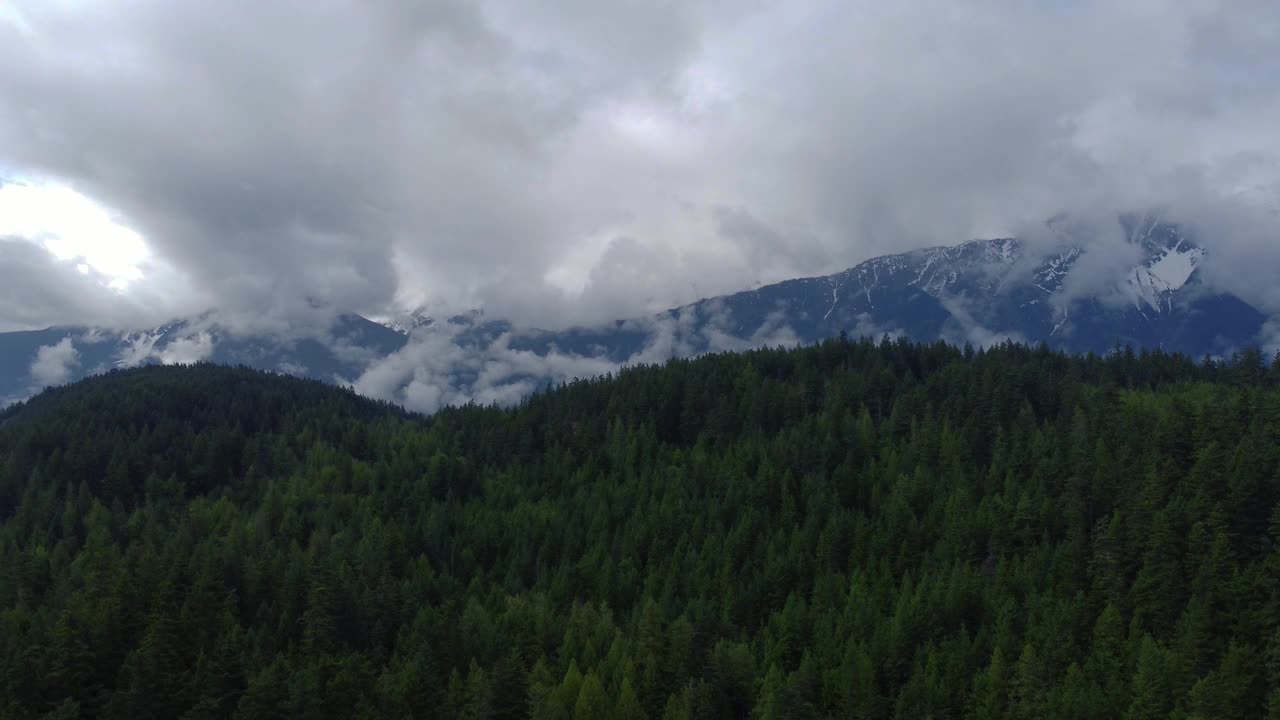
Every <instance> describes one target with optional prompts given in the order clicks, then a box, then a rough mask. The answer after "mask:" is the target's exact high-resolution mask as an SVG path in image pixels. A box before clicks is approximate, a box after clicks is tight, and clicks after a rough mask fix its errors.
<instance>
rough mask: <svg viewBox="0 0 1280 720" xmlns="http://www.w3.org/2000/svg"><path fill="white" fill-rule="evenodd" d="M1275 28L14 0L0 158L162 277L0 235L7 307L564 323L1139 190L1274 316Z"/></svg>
mask: <svg viewBox="0 0 1280 720" xmlns="http://www.w3.org/2000/svg"><path fill="white" fill-rule="evenodd" d="M1277 36H1280V5H1277V4H1275V3H1274V2H1270V1H1269V0H1231V1H1230V2H1227V0H1194V1H1192V2H1171V1H1157V0H1135V1H1133V2H1126V3H1115V2H1103V1H1102V0H1083V1H1082V2H1072V3H1030V4H1010V3H994V4H993V3H990V2H985V1H984V0H945V1H944V0H922V1H921V2H912V3H884V2H867V1H864V0H853V1H852V2H837V1H836V0H796V1H794V2H785V3H783V2H760V1H757V0H750V1H748V2H733V3H730V2H719V1H717V0H692V1H691V2H682V3H646V2H635V1H632V0H616V1H611V2H586V1H585V0H550V1H549V2H540V3H536V4H527V3H503V2H496V1H493V2H491V1H488V0H480V1H478V2H472V1H464V0H440V1H439V2H432V3H420V2H411V1H410V0H385V1H382V2H354V1H351V0H325V1H322V2H309V3H297V2H287V1H286V0H264V1H263V2H257V3H254V4H253V5H252V7H249V6H247V5H240V4H236V3H208V2H197V1H196V0H139V1H137V2H131V3H129V4H128V5H126V6H121V5H120V4H118V3H107V2H95V1H93V0H88V1H86V2H77V3H50V2H46V1H45V0H11V1H10V2H7V3H5V7H4V10H3V12H0V178H6V177H7V178H10V179H15V178H17V179H25V178H34V179H37V180H39V181H42V182H44V181H47V182H56V183H61V184H64V185H66V186H69V187H72V188H74V189H75V190H76V191H77V192H80V193H83V194H84V195H85V196H87V197H91V198H93V199H94V200H95V201H97V202H100V203H102V204H103V206H105V207H107V208H109V209H110V211H111V212H112V213H113V214H115V215H116V216H118V217H119V218H121V221H122V222H124V223H126V224H127V225H128V226H129V227H130V228H132V229H134V230H136V231H137V232H138V233H139V234H140V235H141V236H142V237H143V238H145V241H146V243H147V245H148V250H149V252H150V257H151V258H152V259H153V262H154V267H143V268H141V272H142V275H143V277H142V278H141V279H140V280H138V281H136V282H133V283H131V284H130V286H129V288H128V289H127V290H124V291H121V290H119V289H114V290H113V289H111V288H109V287H104V286H105V285H108V284H109V282H106V279H104V278H95V277H94V275H93V273H88V274H85V273H83V272H81V271H79V270H78V265H79V264H80V263H77V262H76V261H75V260H74V259H73V260H70V261H57V260H56V259H53V260H51V259H50V257H45V255H47V253H45V252H44V251H43V250H41V248H40V247H39V246H38V245H36V244H32V243H30V242H26V243H23V242H3V241H0V324H3V325H5V326H9V327H16V326H25V327H29V326H38V325H41V324H48V323H50V322H74V321H75V320H76V319H77V318H87V319H91V320H93V321H94V322H101V323H105V324H111V325H113V326H124V325H130V324H132V325H134V326H143V325H145V323H147V322H151V321H153V320H154V319H155V318H156V317H173V316H177V315H183V314H187V313H190V312H192V310H193V308H194V309H204V308H208V307H217V308H220V309H225V310H228V311H238V312H243V313H246V314H250V315H257V316H259V317H268V316H270V317H289V316H293V315H296V314H305V313H306V312H307V308H309V307H311V305H312V304H313V303H318V304H323V305H330V306H336V307H339V308H342V309H345V310H350V311H355V312H364V313H366V314H376V313H382V312H389V311H392V310H394V309H395V308H403V307H416V306H418V305H426V306H427V307H429V308H432V309H433V310H434V311H436V314H437V315H438V316H442V315H443V314H446V313H447V312H449V311H452V310H459V309H469V308H474V307H483V308H485V309H486V311H487V312H488V313H489V314H490V316H495V317H508V318H511V319H512V320H513V321H515V322H516V323H517V324H521V325H532V326H539V327H564V326H567V325H571V324H577V323H590V322H597V321H602V320H606V319H611V318H616V317H637V316H643V315H646V314H649V313H652V312H656V311H660V310H662V309H665V308H669V307H676V306H679V305H681V304H682V303H685V302H688V301H690V300H692V299H694V298H696V297H705V296H712V295H716V294H720V293H724V292H728V291H731V290H736V289H740V288H746V287H752V286H754V285H756V284H759V283H767V282H772V281H776V280H780V279H784V278H787V277H795V276H803V275H816V274H822V273H826V272H832V271H835V270H838V269H841V268H844V267H847V266H849V265H852V264H854V263H855V262H857V261H859V260H862V259H865V258H867V257H871V256H874V255H879V254H884V253H888V252H894V251H901V250H905V249H909V248H912V247H919V246H925V245H936V244H953V243H956V242H959V241H962V240H965V239H968V238H971V237H979V236H997V235H1010V234H1015V233H1019V232H1022V231H1025V230H1026V229H1028V228H1032V227H1035V226H1037V225H1039V224H1041V223H1043V221H1044V220H1045V219H1046V218H1048V217H1051V216H1053V215H1056V214H1058V213H1060V212H1063V211H1071V212H1079V213H1084V214H1089V215H1092V216H1104V215H1108V214H1111V215H1114V213H1115V212H1116V211H1119V210H1134V209H1146V208H1149V207H1162V208H1168V209H1169V211H1170V212H1171V213H1173V214H1175V215H1177V217H1176V218H1174V219H1177V220H1180V221H1183V222H1186V223H1188V224H1191V225H1194V226H1196V227H1197V228H1199V229H1200V230H1201V232H1202V237H1203V242H1204V244H1205V245H1206V246H1208V248H1209V249H1210V252H1211V257H1212V258H1213V261H1212V262H1211V263H1206V265H1205V268H1204V274H1205V277H1206V278H1208V279H1209V280H1211V281H1214V282H1222V283H1229V284H1230V286H1231V287H1232V288H1233V289H1236V290H1237V291H1238V292H1240V293H1241V294H1242V295H1246V296H1248V297H1247V299H1250V300H1251V301H1256V302H1258V303H1260V304H1263V305H1265V306H1266V307H1268V308H1270V309H1280V297H1278V296H1277V293H1276V290H1275V289H1274V287H1273V285H1272V284H1271V283H1270V281H1269V280H1266V281H1264V280H1257V281H1250V280H1248V279H1247V278H1248V277H1250V276H1249V275H1242V274H1241V273H1239V270H1240V269H1241V268H1245V267H1254V268H1256V267H1260V266H1266V267H1280V251H1278V250H1277V241H1276V237H1275V232H1274V228H1275V226H1276V218H1275V216H1274V215H1273V214H1271V212H1272V209H1273V208H1275V207H1276V206H1277V202H1276V198H1277V197H1278V195H1277V192H1276V188H1277V187H1280V186H1277V184H1276V183H1277V181H1280V173H1278V172H1277V168H1278V167H1280V162H1278V161H1280V135H1277V133H1275V131H1274V128H1275V127H1277V126H1278V125H1280V84H1277V83H1276V82H1275V81H1274V78H1275V77H1277V75H1280V43H1277V42H1276V38H1277ZM1118 247H1119V246H1118V245H1117V244H1115V243H1109V244H1106V245H1105V246H1102V245H1100V246H1099V248H1098V249H1096V250H1094V251H1092V252H1093V255H1092V257H1093V260H1094V261H1097V262H1099V264H1100V266H1104V267H1105V266H1106V265H1108V261H1107V257H1106V256H1107V253H1109V252H1122V250H1117V248H1118ZM1264 263H1265V264H1264ZM1254 275H1256V273H1254ZM424 392H426V391H424Z"/></svg>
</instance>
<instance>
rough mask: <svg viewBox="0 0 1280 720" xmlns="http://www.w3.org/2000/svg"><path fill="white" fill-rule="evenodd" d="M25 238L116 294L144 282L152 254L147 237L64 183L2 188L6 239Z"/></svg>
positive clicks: (1, 226)
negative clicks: (100, 278)
mask: <svg viewBox="0 0 1280 720" xmlns="http://www.w3.org/2000/svg"><path fill="white" fill-rule="evenodd" d="M5 236H10V237H19V238H23V239H25V240H28V241H30V242H33V243H35V244H37V245H40V246H41V247H43V248H44V249H45V250H47V251H49V254H50V255H53V256H54V257H55V258H57V259H59V260H62V261H67V262H71V261H76V269H77V270H79V271H80V272H81V273H82V274H86V275H87V274H89V272H90V271H91V270H92V271H94V272H96V273H99V274H100V275H102V276H103V277H104V278H105V279H106V281H107V284H108V285H109V286H110V287H112V288H114V289H116V290H125V289H126V288H128V287H129V285H130V283H133V282H136V281H138V280H141V279H142V275H143V273H142V266H143V264H144V263H145V262H146V261H147V259H148V258H149V257H150V255H151V252H150V250H149V249H148V248H147V243H146V241H144V240H143V239H142V236H141V235H139V234H138V233H136V232H134V231H133V230H131V229H129V228H127V227H125V226H124V225H121V224H120V223H119V222H117V221H116V219H115V218H113V217H112V216H111V213H110V212H108V211H107V210H106V208H103V207H102V206H101V205H99V204H97V203H95V202H94V201H93V200H90V199H89V198H87V197H85V196H84V195H81V194H80V193H78V192H76V191H75V190H72V189H71V188H68V187H64V186H61V185H46V184H34V183H13V184H8V185H0V237H5Z"/></svg>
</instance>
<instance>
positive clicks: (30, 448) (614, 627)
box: [0, 340, 1280, 720]
mask: <svg viewBox="0 0 1280 720" xmlns="http://www.w3.org/2000/svg"><path fill="white" fill-rule="evenodd" d="M1278 456H1280V367H1276V366H1269V365H1268V364H1267V363H1264V362H1263V361H1262V360H1261V358H1260V356H1259V355H1258V354H1257V353H1256V352H1251V353H1246V354H1244V355H1242V356H1240V357H1237V358H1235V359H1234V360H1232V361H1231V362H1225V363H1195V362H1192V361H1190V360H1187V359H1185V358H1181V357H1178V356H1169V355H1163V354H1142V355H1135V354H1134V353H1132V352H1117V353H1115V354H1114V355H1112V356H1109V357H1107V358H1098V357H1092V356H1090V357H1068V356H1064V355H1060V354H1056V353H1052V352H1049V351H1048V350H1045V349H1032V348H1026V347H1022V346H1016V345H1008V346H1003V347H999V348H996V349H993V350H990V351H986V352H976V353H975V352H973V351H969V350H960V349H956V348H953V347H949V346H946V345H942V344H936V345H914V344H911V343H908V342H905V341H899V342H889V341H883V342H880V343H874V342H870V341H860V342H848V341H843V340H840V341H829V342H825V343H823V344H821V345H819V346H816V347H810V348H803V349H798V350H762V351H756V352H749V353H744V354H737V355H715V356H708V357H703V358H700V359H696V360H673V361H671V362H670V363H668V364H667V365H665V366H664V367H642V368H635V369H630V370H626V371H624V372H622V373H621V374H619V375H618V376H616V377H612V378H605V379H600V380H593V381H583V382H577V383H574V384H571V385H568V386H565V387H562V388H558V389H556V390H554V391H550V392H546V393H542V394H539V395H537V396H535V397H533V398H531V399H530V400H528V401H526V402H525V403H523V404H522V405H521V406H520V407H517V408H513V409H509V410H503V409H496V408H481V407H464V408H457V409H452V410H446V411H444V412H441V413H439V414H437V415H435V416H433V417H431V418H422V417H418V416H413V415H409V414H406V413H403V412H401V411H398V410H397V409H395V408H393V407H391V406H389V405H385V404H377V403H373V402H370V401H367V400H364V399H362V398H359V397H357V396H355V395H354V394H352V393H351V392H349V391H345V390H340V389H336V388H332V387H327V386H324V385H321V384H319V383H315V382H307V381H301V380H297V379H293V378H288V377H282V376H272V375H265V374H261V373H257V372H253V371H250V370H245V369H232V368H224V367H216V366H209V365H198V366H193V367H155V368H144V369H138V370H131V371H123V372H114V373H110V374H108V375H106V376H102V377H97V378H93V379H90V380H87V381H84V382H81V383H78V384H76V385H73V386H70V387H66V388H61V389H56V390H51V391H46V392H45V393H43V394H41V395H39V396H37V397H35V398H33V399H32V400H30V401H28V402H27V403H25V404H22V405H19V406H16V407H14V408H12V409H10V410H9V411H7V412H5V413H3V414H0V523H2V524H0V717H5V718H10V717H11V718H36V717H57V718H75V717H82V718H89V717H109V718H122V719H124V718H138V719H145V718H157V719H160V718H164V719H169V718H220V717H238V718H276V717H307V718H348V717H357V718H393V719H400V718H411V717H412V718H419V717H421V718H467V719H472V718H475V719H479V718H526V717H531V718H540V719H541V718H548V719H550V718H557V719H565V720H568V719H573V720H585V719H588V718H626V719H628V720H631V719H634V718H649V719H650V720H662V719H664V718H707V717H747V716H752V717H759V718H827V717H832V718H836V717H838V718H846V717H852V718H873V717H898V718H929V717H933V718H944V717H951V718H963V717H973V718H997V717H1013V718H1042V717H1050V718H1106V717H1132V718H1166V717H1179V718H1184V717H1185V718H1193V717H1194V718H1206V719H1207V718H1233V719H1234V718H1264V717H1271V718H1276V717H1280V633H1278V632H1277V628H1278V625H1277V620H1278V619H1280V545H1277V541H1280V512H1277V510H1276V508H1277V502H1278V501H1280V474H1278V471H1280V462H1278V460H1280V457H1278Z"/></svg>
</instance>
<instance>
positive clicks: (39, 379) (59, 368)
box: [30, 337, 80, 388]
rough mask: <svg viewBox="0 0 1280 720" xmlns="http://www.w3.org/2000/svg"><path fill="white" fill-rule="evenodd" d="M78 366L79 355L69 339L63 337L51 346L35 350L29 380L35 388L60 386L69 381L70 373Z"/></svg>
mask: <svg viewBox="0 0 1280 720" xmlns="http://www.w3.org/2000/svg"><path fill="white" fill-rule="evenodd" d="M79 364H80V353H79V351H77V350H76V347H75V344H74V343H73V342H72V341H71V338H69V337H65V338H62V340H60V341H58V342H57V343H55V344H53V345H45V346H43V347H41V348H39V349H38V350H36V357H35V360H34V361H32V363H31V373H30V374H31V380H32V383H33V384H34V386H35V387H37V388H42V387H47V386H50V385H61V384H63V383H65V382H67V381H68V380H69V379H71V373H72V371H73V370H75V368H76V367H77V366H78V365H79Z"/></svg>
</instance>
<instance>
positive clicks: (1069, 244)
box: [0, 216, 1267, 402]
mask: <svg viewBox="0 0 1280 720" xmlns="http://www.w3.org/2000/svg"><path fill="white" fill-rule="evenodd" d="M1050 227H1051V229H1053V230H1054V233H1056V234H1055V235H1054V237H1055V238H1056V240H1053V241H1051V242H1044V241H1038V242H1036V243H1029V242H1025V241H1023V240H1019V239H1014V238H1004V239H995V240H975V241H972V242H967V243H964V244H962V245H957V246H952V247H935V248H927V249H922V250H914V251H911V252H907V253H902V254H899V255H890V256H885V257H880V258H875V259H873V260H868V261H867V262H864V263H861V264H859V265H857V266H855V267H853V268H850V269H848V270H845V271H843V272H840V273H836V274H834V275H828V276H824V277H814V278H803V279H797V280H789V281H786V282H781V283H777V284H774V285H768V286H765V287H761V288H758V289H755V290H750V291H746V292H740V293H736V294H733V295H727V296H723V297H716V298H709V299H705V300H700V301H698V302H696V303H692V304H690V305H687V306H684V307H680V308H675V309H672V310H669V311H667V312H664V313H661V314H659V315H657V316H653V317H645V318H637V319H631V320H620V321H617V322H613V323H608V324H605V325H602V326H595V327H579V328H570V329H567V330H558V331H545V330H537V329H527V328H515V327H513V326H512V325H511V324H510V323H507V322H505V321H502V320H488V319H486V318H485V317H484V316H483V314H482V313H479V312H476V313H471V314H469V315H464V316H455V317H451V318H447V319H444V320H441V321H439V322H437V321H436V320H434V319H432V318H429V317H422V316H410V317H407V318H401V319H400V320H399V321H398V322H396V323H388V324H387V325H382V324H379V323H375V322H372V321H370V320H367V319H365V318H363V317H360V316H358V315H349V314H348V315H338V316H336V319H334V320H333V321H332V323H331V325H330V327H328V328H327V329H325V330H324V331H323V332H311V333H286V334H283V335H282V334H249V335H245V334H238V333H234V332H230V331H228V330H226V329H224V328H222V327H221V326H219V325H218V324H217V323H216V322H212V321H211V320H210V317H209V316H206V317H203V318H198V319H194V320H189V321H182V322H176V323H172V324H170V325H167V326H164V327H161V328H156V329H154V330H151V331H147V332H135V333H114V332H109V331H104V330H94V329H89V328H50V329H47V330H37V331H30V332H14V333H2V334H0V402H2V401H3V400H5V399H6V398H7V399H15V398H18V397H22V396H25V395H27V394H30V393H31V392H33V391H34V390H38V389H39V385H40V384H41V381H42V379H43V380H48V379H50V378H53V379H54V380H56V381H69V380H74V379H76V378H78V377H82V376H84V375H86V374H90V373H95V372H100V371H103V370H107V369H110V368H112V367H118V366H129V365H136V364H141V363H148V362H191V361H194V360H208V361H212V362H219V363H228V364H244V365H248V366H251V367H255V368H259V369H265V370H273V371H278V372H285V373H290V374H295V375H302V376H306V377H313V378H317V379H321V380H325V381H329V382H353V381H355V380H356V379H357V378H359V377H360V376H361V375H362V373H364V372H365V371H366V370H367V369H368V368H370V367H372V366H376V365H378V364H379V363H382V362H384V361H386V360H387V359H388V358H392V359H394V361H395V363H396V365H397V368H398V369H397V372H399V373H400V375H399V377H402V378H411V377H413V376H414V375H415V371H414V368H413V367H407V368H406V365H407V364H412V363H414V362H419V363H424V364H430V365H431V367H430V369H429V370H430V372H427V373H426V374H427V375H430V376H432V377H433V378H434V380H433V382H444V383H446V384H449V385H450V386H457V387H459V388H463V389H464V390H470V389H474V388H475V387H477V386H478V385H479V384H481V383H495V382H497V383H507V384H508V385H512V386H517V385H518V387H521V388H529V387H536V386H538V385H541V384H545V383H546V382H549V381H551V380H554V379H555V377H554V373H553V372H551V367H552V361H553V360H556V359H559V360H563V359H564V358H590V359H597V360H600V361H607V362H605V365H606V366H607V365H616V364H623V363H628V362H652V361H660V360H663V359H665V358H667V357H670V356H675V355H681V356H683V355H696V354H700V353H704V352H709V351H718V350H732V349H739V348H745V347H751V346H757V345H770V344H789V343H810V342H815V341H818V340H822V339H824V338H828V337H834V336H836V335H839V334H841V333H844V334H848V335H850V336H855V337H856V336H862V335H871V336H877V337H878V336H880V335H882V334H891V335H905V336H907V337H910V338H913V339H917V340H932V339H938V338H942V339H945V340H948V341H950V342H954V343H965V342H970V343H973V344H975V345H990V344H992V343H995V342H1000V341H1002V340H1005V339H1013V340H1017V341H1022V342H1029V343H1038V342H1041V341H1043V342H1046V343H1048V344H1049V345H1050V346H1052V347H1055V348H1059V349H1064V350H1067V351H1071V352H1096V353H1105V352H1107V351H1109V350H1111V349H1113V348H1114V347H1116V346H1118V345H1128V346H1132V347H1135V348H1162V349H1164V350H1167V351H1171V352H1181V353H1185V354H1189V355H1192V356H1197V357H1200V356H1207V355H1226V354H1229V353H1231V352H1233V351H1235V350H1237V349H1239V348H1242V347H1245V346H1247V345H1250V344H1252V343H1255V342H1256V341H1257V340H1258V337H1259V334H1260V332H1261V330H1262V326H1263V324H1264V323H1265V322H1266V320H1267V317H1266V315H1264V314H1263V313H1262V312H1261V311H1259V310H1258V309H1257V308H1254V307H1253V306H1251V305H1249V304H1248V303H1246V302H1244V301H1243V300H1241V299H1240V298H1238V297H1236V296H1234V295H1231V294H1228V293H1222V292H1215V291H1211V290H1210V289H1209V288H1208V287H1207V286H1206V285H1205V284H1204V283H1203V282H1202V281H1201V278H1200V277H1199V274H1198V272H1197V270H1198V268H1199V267H1200V265H1201V264H1202V262H1204V261H1205V259H1206V254H1205V252H1204V250H1203V249H1202V248H1200V247H1199V246H1198V245H1197V244H1196V243H1195V242H1193V240H1192V239H1191V238H1189V237H1187V236H1186V235H1185V234H1184V233H1183V231H1182V230H1180V229H1179V228H1178V227H1176V226H1174V225H1169V224H1166V223H1161V222H1159V221H1157V220H1154V219H1152V218H1149V217H1138V216H1132V217H1125V218H1122V219H1121V227H1122V228H1123V231H1124V233H1125V236H1126V238H1127V242H1128V244H1129V247H1128V248H1127V254H1126V257H1128V258H1130V259H1132V264H1131V265H1127V266H1121V267H1111V268H1109V269H1108V270H1109V273H1110V274H1108V275H1107V277H1106V278H1105V281H1102V280H1100V279H1099V278H1098V277H1089V276H1087V274H1088V273H1093V272H1096V270H1093V269H1091V268H1096V267H1097V263H1096V262H1095V263H1092V264H1091V263H1088V262H1084V260H1085V259H1086V255H1087V253H1089V252H1090V251H1089V249H1088V248H1089V243H1088V242H1085V241H1086V240H1087V239H1088V238H1079V237H1078V235H1079V232H1080V231H1079V230H1078V229H1076V228H1073V227H1072V226H1071V225H1070V223H1068V222H1067V221H1066V220H1063V219H1058V220H1055V221H1051V223H1050ZM1077 239H1079V240H1080V241H1079V242H1077ZM1135 258H1136V259H1135ZM432 337H433V338H435V339H436V340H438V339H439V338H441V337H444V338H445V340H446V342H447V343H448V350H449V351H448V352H447V353H442V354H437V353H434V352H425V353H419V354H416V355H415V354H411V353H403V354H400V355H397V353H398V352H399V351H400V350H402V349H404V348H405V347H406V346H407V345H408V344H409V343H411V342H419V341H421V342H424V343H425V342H426V340H427V339H428V338H432ZM64 343H69V344H70V347H67V345H65V344H64ZM432 347H434V346H432ZM58 350H61V351H62V352H57V351H58ZM42 352H43V353H44V354H45V355H47V356H48V357H46V358H45V359H46V360H47V361H48V362H45V363H43V365H44V366H48V365H53V366H54V370H58V369H59V367H61V369H63V370H65V373H64V374H62V375H59V373H57V372H54V373H50V372H49V371H48V370H49V368H48V367H44V368H43V370H41V371H38V372H34V371H36V370H37V368H36V367H35V363H36V360H37V358H39V357H40V356H41V353H42ZM513 354H518V355H521V356H522V357H523V358H524V359H525V360H528V359H529V358H534V359H535V360H536V359H542V360H544V361H545V362H543V363H542V364H539V362H536V361H534V362H520V363H512V362H510V358H511V357H512V356H513ZM440 355H446V356H448V358H446V359H442V358H441V357H440ZM68 359H69V360H68ZM495 359H496V360H498V361H499V362H490V361H491V360H495ZM59 362H62V363H63V364H62V365H61V366H59ZM563 364H564V363H563V362H562V363H561V365H563ZM589 365H590V367H598V366H599V365H600V364H599V363H594V364H589ZM503 366H512V367H509V368H507V369H506V370H505V371H504V372H506V375H501V374H496V371H495V370H494V368H495V367H503ZM575 367H576V366H575ZM559 372H561V374H563V372H564V371H563V370H560V371H559ZM442 377H443V379H441V378H442ZM495 378H496V379H495ZM561 379H563V377H561ZM404 382H408V379H406V380H404ZM464 394H465V393H464ZM473 396H481V395H480V394H479V393H474V394H473Z"/></svg>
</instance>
